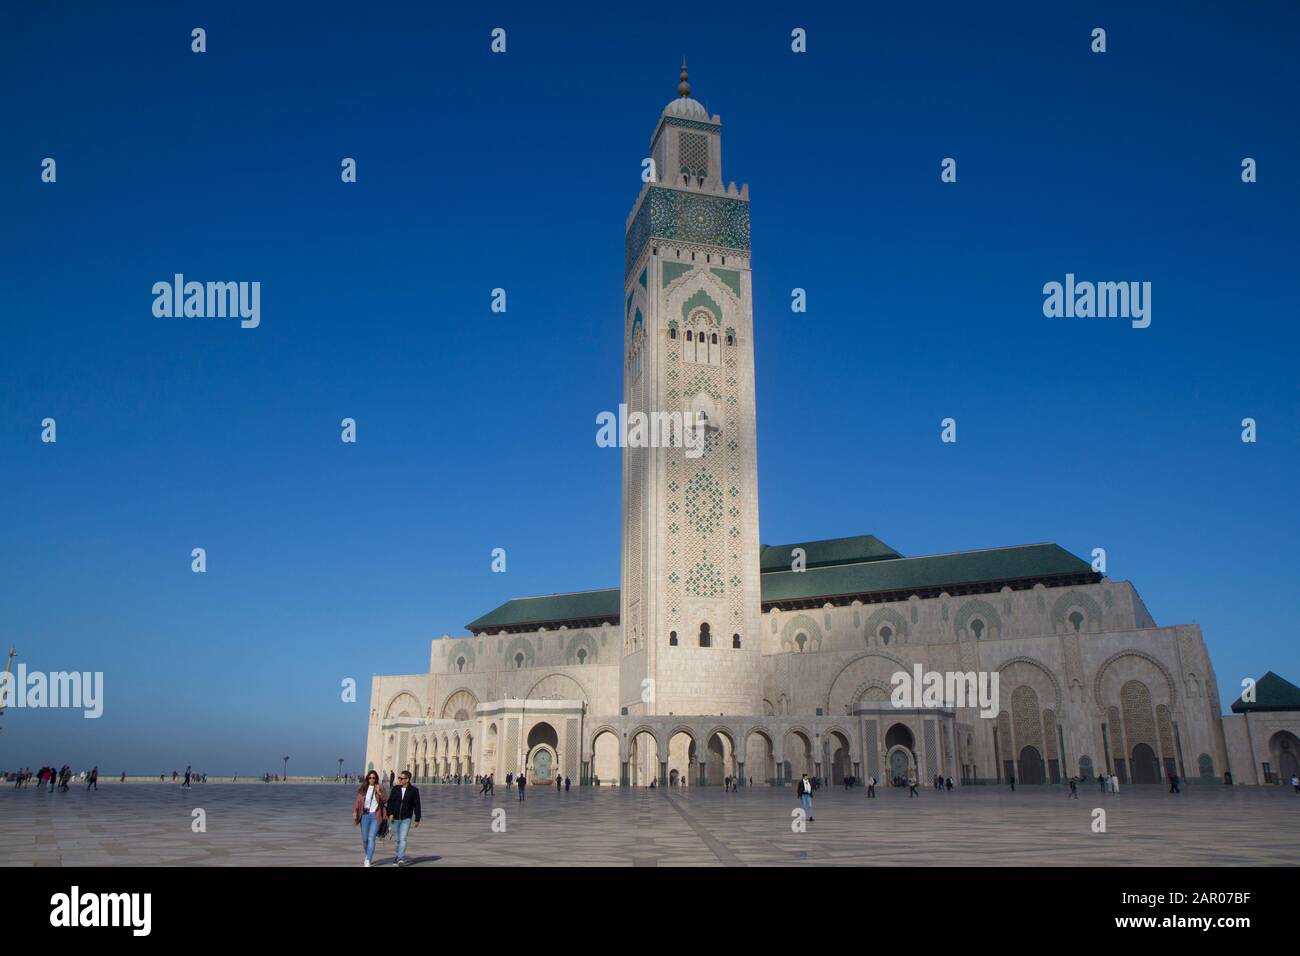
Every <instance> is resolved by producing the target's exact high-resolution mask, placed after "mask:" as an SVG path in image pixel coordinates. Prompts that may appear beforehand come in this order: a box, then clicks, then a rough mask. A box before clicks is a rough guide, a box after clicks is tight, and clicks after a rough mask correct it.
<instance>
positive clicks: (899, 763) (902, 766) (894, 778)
mask: <svg viewBox="0 0 1300 956" xmlns="http://www.w3.org/2000/svg"><path fill="white" fill-rule="evenodd" d="M910 769H911V768H910V767H908V759H907V754H906V753H905V752H904V751H902V750H895V751H894V752H893V753H892V754H890V755H889V779H890V781H891V782H892V783H893V784H894V786H899V781H906V780H907V775H908V772H909V770H910Z"/></svg>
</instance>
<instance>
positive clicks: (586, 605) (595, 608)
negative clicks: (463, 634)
mask: <svg viewBox="0 0 1300 956" xmlns="http://www.w3.org/2000/svg"><path fill="white" fill-rule="evenodd" d="M618 613H619V608H618V588H606V589H605V590H603V591H573V592H570V593H568V594H543V595H541V596H540V597H525V598H515V599H514V600H513V601H507V602H506V603H505V604H502V605H501V606H500V607H499V608H497V609H496V610H495V611H489V612H488V613H487V614H484V615H483V616H482V617H480V618H479V619H478V620H476V621H472V622H470V623H469V624H468V625H467V628H468V629H469V630H470V631H472V632H474V633H478V632H480V631H485V630H486V631H497V630H501V629H503V628H507V627H517V626H519V625H521V624H538V625H544V624H551V623H554V622H562V621H586V620H595V619H597V618H599V619H601V620H604V621H611V622H613V621H617V620H618Z"/></svg>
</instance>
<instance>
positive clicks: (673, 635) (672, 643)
mask: <svg viewBox="0 0 1300 956" xmlns="http://www.w3.org/2000/svg"><path fill="white" fill-rule="evenodd" d="M668 646H669V647H676V646H677V632H676V631H669V632H668Z"/></svg>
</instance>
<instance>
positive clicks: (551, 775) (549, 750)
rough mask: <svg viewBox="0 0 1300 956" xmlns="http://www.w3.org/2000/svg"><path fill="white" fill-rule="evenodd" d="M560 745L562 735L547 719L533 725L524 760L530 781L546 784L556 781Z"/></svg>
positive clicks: (529, 733) (540, 784) (541, 784)
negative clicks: (560, 735)
mask: <svg viewBox="0 0 1300 956" xmlns="http://www.w3.org/2000/svg"><path fill="white" fill-rule="evenodd" d="M559 747H560V737H559V734H557V733H556V732H555V728H554V727H552V726H551V725H550V724H548V723H547V722H546V721H542V722H541V723H538V724H534V725H533V729H532V730H530V731H528V756H527V758H526V759H525V761H524V763H525V766H527V768H528V782H529V783H531V784H534V785H539V786H546V785H548V784H551V783H554V782H555V774H556V772H557V770H556V768H557V767H558V766H559Z"/></svg>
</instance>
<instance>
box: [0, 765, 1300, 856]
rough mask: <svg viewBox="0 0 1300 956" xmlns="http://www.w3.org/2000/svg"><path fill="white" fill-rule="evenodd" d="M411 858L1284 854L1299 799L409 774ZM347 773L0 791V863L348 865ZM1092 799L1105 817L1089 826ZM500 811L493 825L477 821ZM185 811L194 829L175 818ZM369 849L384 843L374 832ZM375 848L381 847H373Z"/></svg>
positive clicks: (351, 852)
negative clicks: (587, 783)
mask: <svg viewBox="0 0 1300 956" xmlns="http://www.w3.org/2000/svg"><path fill="white" fill-rule="evenodd" d="M420 792H421V795H422V798H423V804H424V823H423V825H422V826H421V827H420V828H419V829H418V830H415V831H413V833H412V837H411V843H410V847H409V850H408V855H409V856H410V857H411V858H412V860H413V863H414V865H416V866H424V867H429V866H521V865H522V866H531V865H554V866H590V865H608V866H719V865H728V866H736V865H751V866H753V865H807V864H823V865H847V864H872V865H888V866H899V865H903V866H925V865H936V864H946V865H955V864H960V865H980V866H1005V865H1016V864H1044V865H1061V866H1077V865H1098V864H1109V865H1121V866H1124V865H1162V864H1168V865H1174V866H1205V865H1213V866H1224V865H1227V866H1231V865H1236V864H1265V865H1278V864H1286V865H1296V864H1300V841H1297V840H1296V833H1297V832H1300V828H1298V827H1297V822H1298V821H1300V797H1297V796H1295V795H1294V794H1293V793H1292V792H1291V790H1290V788H1277V787H1272V788H1265V789H1257V788H1246V787H1235V788H1229V787H1223V786H1205V787H1200V786H1194V787H1191V788H1187V789H1185V790H1184V793H1183V794H1181V795H1178V796H1174V795H1170V794H1167V793H1165V791H1164V789H1163V788H1159V787H1140V788H1139V787H1128V788H1126V789H1125V790H1124V792H1123V793H1121V794H1120V795H1119V796H1105V797H1103V796H1102V795H1101V794H1100V793H1099V792H1098V791H1097V789H1096V787H1095V786H1094V787H1085V788H1083V789H1082V790H1081V791H1080V796H1079V799H1078V800H1069V799H1067V798H1066V796H1065V793H1064V791H1063V790H1062V789H1061V788H1058V787H1037V788H1025V787H1021V788H1020V789H1019V790H1018V791H1017V792H1016V793H1014V794H1012V793H1009V792H1008V791H1007V790H1006V789H1005V788H996V787H970V788H966V789H958V790H955V791H953V792H952V793H936V792H934V791H931V790H923V791H921V794H922V795H921V796H920V797H919V798H914V799H909V798H908V796H907V792H906V791H905V790H904V791H898V790H890V789H883V790H882V791H881V793H880V795H879V797H878V798H877V799H875V800H868V799H867V798H866V797H865V791H864V790H863V789H862V788H858V789H856V790H855V791H853V792H852V793H845V792H844V791H843V790H833V789H832V790H826V791H821V792H820V793H819V794H818V795H817V798H816V800H815V802H814V810H813V816H814V820H813V822H812V823H810V824H808V827H807V832H804V833H795V832H793V831H792V829H791V816H790V812H791V810H792V809H794V807H795V806H796V802H795V799H794V796H793V793H792V792H791V791H790V790H788V789H787V790H783V791H782V790H769V789H767V788H765V787H760V788H754V789H742V790H741V791H740V792H739V793H725V792H724V791H723V790H722V789H721V788H688V789H684V790H679V789H671V790H660V789H655V790H630V789H629V790H620V789H617V788H601V789H598V790H591V789H579V788H574V789H573V790H572V791H571V792H569V793H567V794H564V793H557V792H556V791H555V790H554V789H553V788H542V787H537V788H534V787H529V788H528V798H527V801H526V802H525V803H524V804H522V805H521V804H520V803H518V801H517V798H516V794H515V793H513V792H512V793H507V792H506V791H505V788H504V787H503V786H499V787H498V788H497V795H496V797H495V799H493V798H484V797H479V796H478V795H477V794H476V792H475V788H474V787H472V786H465V787H450V786H434V785H425V786H422V787H421V788H420ZM354 795H355V791H354V789H353V788H352V787H351V786H348V785H344V784H339V785H333V784H328V785H307V784H292V783H285V784H274V783H272V784H263V783H250V784H223V785H214V784H207V785H198V786H195V787H194V788H193V789H192V790H189V791H185V790H182V789H181V788H180V787H179V786H176V785H173V784H170V783H168V784H150V785H144V784H127V785H122V784H116V783H113V782H105V783H102V784H101V785H100V789H99V791H98V792H87V791H86V790H85V789H84V787H74V788H73V789H72V790H71V792H69V793H57V792H56V793H53V794H50V793H38V792H36V789H35V788H24V789H22V790H18V789H15V788H14V787H13V785H12V784H10V785H7V786H4V787H3V788H0V864H4V865H10V866H13V865H17V866H31V865H37V866H82V865H91V866H114V865H205V866H206V865H255V866H257V865H294V866H358V865H360V863H361V856H362V853H361V846H360V836H359V833H358V830H357V829H356V828H355V827H353V826H352V825H351V810H352V801H353V799H354ZM1095 807H1102V808H1104V809H1105V810H1106V814H1107V815H1106V832H1105V833H1094V832H1093V831H1092V821H1093V816H1092V812H1093V809H1094V808H1095ZM494 808H502V809H504V810H505V824H506V832H504V833H496V832H493V830H492V819H493V818H492V810H493V809H494ZM195 809H202V810H203V811H204V812H205V816H206V825H207V831H206V832H204V833H195V832H193V830H192V828H191V825H192V821H193V820H194V814H193V811H194V810H195ZM380 847H381V849H380V851H379V853H377V854H376V859H377V860H378V859H380V858H385V859H387V858H388V857H391V853H392V844H391V843H387V844H385V843H381V844H380ZM385 854H387V855H388V856H387V857H385V856H384V855H385Z"/></svg>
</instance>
